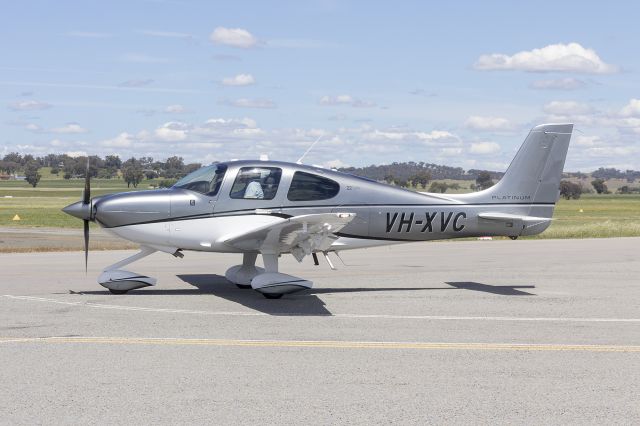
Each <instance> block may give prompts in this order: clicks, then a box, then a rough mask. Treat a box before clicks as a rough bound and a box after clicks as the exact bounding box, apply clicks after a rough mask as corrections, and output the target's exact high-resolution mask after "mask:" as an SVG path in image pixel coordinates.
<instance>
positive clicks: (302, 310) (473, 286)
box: [82, 274, 535, 316]
mask: <svg viewBox="0 0 640 426" xmlns="http://www.w3.org/2000/svg"><path fill="white" fill-rule="evenodd" d="M177 277H178V278H179V279H181V280H182V281H184V282H185V283H187V284H189V285H191V286H193V288H184V289H162V288H157V287H151V288H145V289H141V290H134V291H131V292H129V294H130V295H139V296H143V295H197V294H213V295H215V296H217V297H221V298H224V299H227V300H229V301H231V302H235V303H238V304H240V305H243V306H246V307H247V308H249V309H252V310H255V311H258V312H263V313H265V314H268V315H275V316H330V315H332V314H331V312H330V311H329V310H328V309H327V308H326V306H325V303H324V301H323V300H322V299H320V298H319V297H318V295H322V294H333V293H368V292H380V291H382V292H389V291H424V290H456V289H459V290H472V291H479V292H484V293H491V294H497V295H502V296H535V294H533V293H528V292H526V291H522V290H518V289H522V288H535V286H533V285H517V286H516V285H505V286H494V285H489V284H482V283H477V282H447V283H446V284H448V285H450V286H451V287H354V288H312V289H311V290H307V291H303V292H300V293H294V294H290V295H287V296H285V297H284V298H282V299H278V300H277V301H276V300H267V299H265V298H264V297H263V296H262V295H261V294H259V293H258V292H255V291H252V290H241V289H239V288H237V287H236V286H235V285H233V284H231V283H230V282H229V281H227V279H226V278H225V277H223V276H221V275H216V274H182V275H177ZM82 294H108V292H106V291H83V292H82Z"/></svg>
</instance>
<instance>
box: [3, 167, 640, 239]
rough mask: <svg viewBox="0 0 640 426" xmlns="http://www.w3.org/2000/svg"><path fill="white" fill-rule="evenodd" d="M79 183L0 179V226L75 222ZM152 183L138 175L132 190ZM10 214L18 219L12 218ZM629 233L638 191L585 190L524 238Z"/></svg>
mask: <svg viewBox="0 0 640 426" xmlns="http://www.w3.org/2000/svg"><path fill="white" fill-rule="evenodd" d="M82 184H83V183H82V180H79V179H75V180H63V179H55V180H43V181H42V184H41V185H40V186H38V187H37V188H30V187H28V186H27V184H26V183H25V182H15V181H13V182H0V226H27V227H62V228H80V227H81V226H82V222H81V221H79V220H77V219H75V218H73V217H71V216H69V215H66V214H64V213H62V212H61V211H60V209H61V208H62V207H64V206H66V205H68V204H71V203H73V202H75V201H77V200H79V199H80V197H81V194H82V189H81V187H82ZM155 185H157V182H155V181H144V182H143V183H142V184H141V185H140V186H139V187H138V190H141V189H148V188H149V187H150V186H155ZM91 187H92V195H102V194H107V193H112V192H120V191H126V190H127V186H126V184H125V183H124V182H123V181H122V180H120V179H103V180H100V179H95V180H93V181H92V184H91ZM130 190H133V188H130ZM7 197H11V198H7ZM16 214H17V215H19V216H20V219H21V220H20V221H13V220H12V219H13V217H14V216H15V215H16ZM631 236H640V195H614V194H610V195H595V194H585V195H583V196H582V198H581V199H579V200H570V201H567V200H560V202H559V204H558V206H557V207H556V211H555V214H554V221H553V223H552V225H551V226H550V227H549V229H547V231H545V232H544V233H542V234H541V235H538V236H535V237H530V238H604V237H631Z"/></svg>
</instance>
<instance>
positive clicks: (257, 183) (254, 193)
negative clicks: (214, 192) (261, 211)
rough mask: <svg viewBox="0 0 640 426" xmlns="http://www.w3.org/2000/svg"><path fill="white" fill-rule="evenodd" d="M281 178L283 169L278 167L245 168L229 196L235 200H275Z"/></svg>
mask: <svg viewBox="0 0 640 426" xmlns="http://www.w3.org/2000/svg"><path fill="white" fill-rule="evenodd" d="M281 176H282V169H279V168H277V167H243V168H241V169H240V171H239V172H238V176H236V180H235V182H233V187H232V188H231V194H229V196H230V197H231V198H235V199H253V200H256V199H258V200H273V199H274V198H275V196H276V192H278V185H279V184H280V177H281Z"/></svg>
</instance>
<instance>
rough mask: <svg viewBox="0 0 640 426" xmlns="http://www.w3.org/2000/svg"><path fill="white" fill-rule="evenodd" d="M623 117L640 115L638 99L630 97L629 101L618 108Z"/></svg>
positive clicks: (639, 101) (639, 100)
mask: <svg viewBox="0 0 640 426" xmlns="http://www.w3.org/2000/svg"><path fill="white" fill-rule="evenodd" d="M620 115H621V116H623V117H640V99H631V100H629V103H628V104H627V105H625V106H624V108H622V109H621V110H620Z"/></svg>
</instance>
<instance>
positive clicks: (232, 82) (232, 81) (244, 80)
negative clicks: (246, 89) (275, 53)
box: [222, 74, 256, 86]
mask: <svg viewBox="0 0 640 426" xmlns="http://www.w3.org/2000/svg"><path fill="white" fill-rule="evenodd" d="M255 82H256V80H255V79H254V78H253V76H252V75H251V74H238V75H235V76H233V77H227V78H223V79H222V84H224V85H225V86H249V85H251V84H254V83H255Z"/></svg>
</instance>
